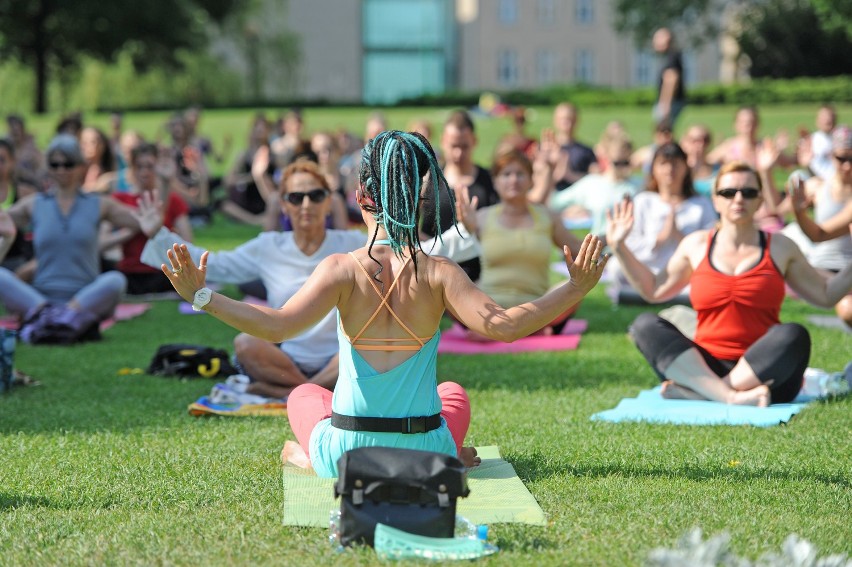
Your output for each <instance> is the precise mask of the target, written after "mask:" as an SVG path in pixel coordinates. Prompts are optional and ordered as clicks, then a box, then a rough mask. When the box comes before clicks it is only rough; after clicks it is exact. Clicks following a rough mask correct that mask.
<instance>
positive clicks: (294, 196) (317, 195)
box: [281, 188, 329, 206]
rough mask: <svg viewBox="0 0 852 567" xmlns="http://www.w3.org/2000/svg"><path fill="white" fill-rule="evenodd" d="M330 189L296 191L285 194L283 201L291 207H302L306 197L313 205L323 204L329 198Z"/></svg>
mask: <svg viewBox="0 0 852 567" xmlns="http://www.w3.org/2000/svg"><path fill="white" fill-rule="evenodd" d="M328 193H329V191H328V189H319V188H318V189H311V190H310V191H294V192H292V193H285V194H284V195H282V197H281V198H282V199H285V200H286V201H287V202H288V203H290V204H291V205H296V206H298V205H301V204H302V202H303V201H304V200H305V197H307V198H308V199H310V200H311V203H322V202H323V201H325V198H326V197H328Z"/></svg>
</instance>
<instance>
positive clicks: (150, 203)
mask: <svg viewBox="0 0 852 567" xmlns="http://www.w3.org/2000/svg"><path fill="white" fill-rule="evenodd" d="M163 214H164V211H163V202H162V201H161V200H160V199H159V197H157V196H155V195H154V194H153V192H151V191H143V192H142V195H141V196H140V198H139V204H138V210H137V211H135V212H134V216H135V217H136V220H137V221H138V222H139V229H140V230H141V231H142V232H143V233H144V234H145V236H147V237H148V238H151V237H152V236H154V235H155V234H156V233H157V231H158V230H160V227H162V226H163Z"/></svg>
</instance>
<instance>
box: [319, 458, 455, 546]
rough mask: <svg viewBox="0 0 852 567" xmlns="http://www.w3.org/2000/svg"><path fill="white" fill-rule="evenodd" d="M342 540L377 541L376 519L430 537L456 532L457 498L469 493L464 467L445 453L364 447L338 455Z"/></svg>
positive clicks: (345, 542)
mask: <svg viewBox="0 0 852 567" xmlns="http://www.w3.org/2000/svg"><path fill="white" fill-rule="evenodd" d="M337 468H338V473H339V475H340V476H339V477H338V479H337V483H336V484H335V485H334V495H335V497H337V496H340V497H341V500H340V543H341V544H342V545H345V546H349V545H352V544H357V543H363V544H367V545H370V546H372V545H373V535H374V533H375V530H376V524H377V523H381V524H385V525H388V526H391V527H394V528H397V529H400V530H403V531H406V532H408V533H412V534H418V535H423V536H430V537H446V538H450V537H453V532H454V530H455V522H456V500H457V499H458V497H459V496H461V497H465V496H467V495H468V494H469V493H470V490H469V489H468V487H467V478H466V476H465V467H464V465H463V464H462V462H461V461H460V460H458V459H457V458H455V457H452V456H450V455H447V454H445V453H433V452H430V451H417V450H414V449H399V448H394V447H361V448H359V449H353V450H351V451H347V452H345V453H344V454H343V455H342V456H341V457H340V459H338V461H337Z"/></svg>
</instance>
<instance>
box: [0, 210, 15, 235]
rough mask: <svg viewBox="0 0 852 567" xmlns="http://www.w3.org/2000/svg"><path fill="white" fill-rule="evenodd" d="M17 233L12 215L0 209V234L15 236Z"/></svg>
mask: <svg viewBox="0 0 852 567" xmlns="http://www.w3.org/2000/svg"><path fill="white" fill-rule="evenodd" d="M17 233H18V228H17V227H16V226H15V221H14V220H12V216H11V215H10V214H9V213H7V212H6V211H3V210H0V236H3V237H6V238H15V235H16V234H17Z"/></svg>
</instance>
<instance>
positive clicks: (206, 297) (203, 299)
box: [192, 287, 213, 311]
mask: <svg viewBox="0 0 852 567" xmlns="http://www.w3.org/2000/svg"><path fill="white" fill-rule="evenodd" d="M211 299H213V290H212V289H210V288H209V287H202V288H201V289H199V290H198V291H196V292H195V298H194V299H193V300H192V310H193V311H201V310H202V309H204V307H205V306H206V305H207V304H208V303H210V300H211Z"/></svg>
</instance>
